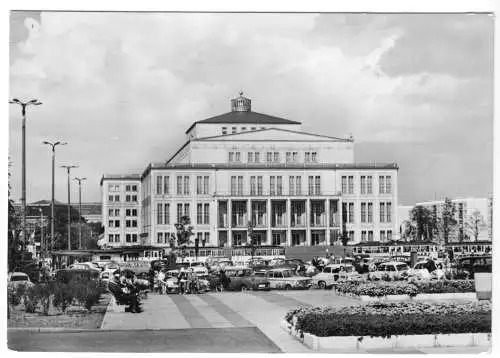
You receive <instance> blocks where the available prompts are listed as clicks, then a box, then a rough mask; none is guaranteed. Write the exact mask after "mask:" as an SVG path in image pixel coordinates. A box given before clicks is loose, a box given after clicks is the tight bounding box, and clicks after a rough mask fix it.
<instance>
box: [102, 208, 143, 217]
mask: <svg viewBox="0 0 500 358" xmlns="http://www.w3.org/2000/svg"><path fill="white" fill-rule="evenodd" d="M108 216H110V217H117V216H120V209H109V211H108ZM125 216H137V209H125Z"/></svg>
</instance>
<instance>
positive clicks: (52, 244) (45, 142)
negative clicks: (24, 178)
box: [42, 140, 67, 252]
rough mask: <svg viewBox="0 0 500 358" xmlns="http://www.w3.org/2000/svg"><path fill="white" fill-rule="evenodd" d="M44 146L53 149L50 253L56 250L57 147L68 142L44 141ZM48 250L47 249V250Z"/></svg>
mask: <svg viewBox="0 0 500 358" xmlns="http://www.w3.org/2000/svg"><path fill="white" fill-rule="evenodd" d="M42 144H47V145H49V146H50V147H51V148H52V200H51V203H50V251H51V252H52V250H54V235H55V228H54V227H55V209H54V206H55V198H54V195H55V194H54V186H55V174H56V147H57V146H58V145H66V144H67V143H66V142H61V141H57V142H49V141H46V140H45V141H43V142H42ZM45 249H47V248H45Z"/></svg>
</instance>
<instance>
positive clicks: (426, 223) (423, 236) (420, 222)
mask: <svg viewBox="0 0 500 358" xmlns="http://www.w3.org/2000/svg"><path fill="white" fill-rule="evenodd" d="M410 220H411V226H413V229H410V231H409V233H410V234H411V235H412V238H413V239H414V240H424V241H432V239H433V238H434V232H435V228H436V218H435V216H434V215H433V213H432V211H431V210H429V209H427V208H426V207H424V206H420V205H417V206H415V207H414V208H413V209H411V211H410Z"/></svg>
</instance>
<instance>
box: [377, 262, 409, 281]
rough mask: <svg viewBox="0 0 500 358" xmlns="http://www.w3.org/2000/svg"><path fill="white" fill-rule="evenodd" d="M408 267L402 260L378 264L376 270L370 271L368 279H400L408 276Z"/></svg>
mask: <svg viewBox="0 0 500 358" xmlns="http://www.w3.org/2000/svg"><path fill="white" fill-rule="evenodd" d="M408 270H409V267H408V265H407V264H405V263H404V262H398V261H389V262H384V263H381V264H380V265H378V267H377V269H376V271H373V272H370V273H369V275H368V279H370V280H382V279H386V280H401V279H403V278H405V277H407V276H408Z"/></svg>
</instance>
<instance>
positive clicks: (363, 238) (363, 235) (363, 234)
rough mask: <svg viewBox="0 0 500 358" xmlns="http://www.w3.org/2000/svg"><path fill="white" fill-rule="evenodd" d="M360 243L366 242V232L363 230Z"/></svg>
mask: <svg viewBox="0 0 500 358" xmlns="http://www.w3.org/2000/svg"><path fill="white" fill-rule="evenodd" d="M361 241H362V242H365V241H366V231H365V230H363V231H361Z"/></svg>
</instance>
